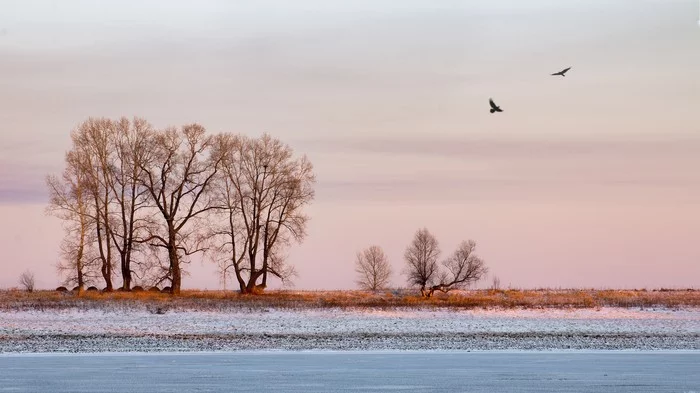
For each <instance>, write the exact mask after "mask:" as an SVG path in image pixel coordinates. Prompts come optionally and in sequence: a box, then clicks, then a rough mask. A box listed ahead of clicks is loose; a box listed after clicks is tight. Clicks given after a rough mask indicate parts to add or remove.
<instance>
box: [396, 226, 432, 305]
mask: <svg viewBox="0 0 700 393" xmlns="http://www.w3.org/2000/svg"><path fill="white" fill-rule="evenodd" d="M439 256H440V248H439V246H438V241H437V239H436V238H435V236H433V235H432V234H431V233H430V232H428V229H426V228H423V229H420V230H418V232H416V235H415V236H414V237H413V242H411V244H410V245H409V246H408V248H406V252H405V253H404V259H405V260H406V264H407V267H406V275H407V276H408V282H409V284H411V285H415V286H417V287H419V288H420V293H421V295H422V296H424V297H425V296H428V297H429V296H430V295H432V291H430V292H428V287H429V286H430V285H431V284H432V282H433V279H434V278H435V275H436V274H437V272H438V264H437V260H438V257H439Z"/></svg>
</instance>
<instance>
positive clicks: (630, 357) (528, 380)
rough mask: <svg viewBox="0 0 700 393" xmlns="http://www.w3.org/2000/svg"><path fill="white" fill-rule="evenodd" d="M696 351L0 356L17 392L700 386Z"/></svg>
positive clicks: (2, 373)
mask: <svg viewBox="0 0 700 393" xmlns="http://www.w3.org/2000/svg"><path fill="white" fill-rule="evenodd" d="M699 364H700V353H698V352H685V353H683V352H680V353H678V352H651V353H650V352H626V353H625V352H622V353H621V352H616V351H612V352H611V351H606V352H583V353H581V352H575V353H561V352H559V353H550V352H521V353H512V352H481V353H475V352H471V353H464V352H317V351H316V352H267V353H264V352H263V353H260V352H236V353H216V354H212V353H197V354H191V353H190V354H122V355H119V354H106V355H64V354H59V355H56V354H53V355H34V354H32V355H0V391H12V392H58V393H61V392H75V393H79V392H115V391H125V392H144V393H145V392H148V393H155V392H175V391H179V392H233V391H241V392H292V393H293V392H387V391H401V392H428V391H438V392H557V393H559V392H634V393H643V392H700V373H698V365H699Z"/></svg>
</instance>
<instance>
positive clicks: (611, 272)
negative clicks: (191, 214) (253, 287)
mask: <svg viewBox="0 0 700 393" xmlns="http://www.w3.org/2000/svg"><path fill="white" fill-rule="evenodd" d="M347 3H348V2H341V1H320V0H302V1H298V2H294V5H291V3H288V2H283V1H281V0H279V1H273V0H260V1H256V2H248V3H245V5H241V4H236V3H228V2H217V1H205V2H202V3H201V5H200V6H199V7H198V8H190V7H189V6H188V5H187V4H186V2H177V1H171V2H167V3H166V2H161V3H159V2H149V3H148V5H147V6H143V5H141V4H140V2H137V1H126V2H119V3H117V2H114V3H104V4H101V5H97V3H96V2H92V1H82V2H80V1H76V2H71V3H70V4H64V3H62V2H52V1H26V2H15V3H13V4H12V5H10V6H5V7H3V13H2V14H0V59H2V60H1V61H0V108H2V110H1V111H0V217H2V218H3V219H2V221H0V249H2V250H3V253H2V254H3V256H2V258H0V272H2V274H0V287H5V288H6V287H12V286H16V285H17V278H18V276H19V274H20V273H21V272H22V271H24V270H25V269H31V270H33V271H35V272H36V273H37V279H38V284H39V285H40V286H41V287H45V288H50V287H55V286H57V285H59V284H60V280H59V279H58V278H57V277H56V273H55V270H54V268H53V264H54V263H55V262H56V258H57V255H58V244H59V242H60V238H61V236H62V231H61V227H60V223H59V222H58V221H57V220H56V219H54V218H50V217H46V216H45V215H44V213H43V209H44V206H45V202H46V199H47V197H46V191H45V189H44V183H43V181H44V177H45V175H46V174H48V173H58V172H60V170H61V166H62V160H63V154H64V152H65V150H66V149H67V148H68V146H69V132H70V130H71V129H72V128H73V127H74V126H75V125H76V124H78V123H79V122H81V121H82V120H84V119H86V118H87V117H89V116H109V117H117V116H122V115H125V116H133V115H137V116H143V117H145V118H147V119H149V120H150V121H151V122H153V123H154V124H155V125H156V126H166V125H177V124H183V123H186V122H192V121H197V122H200V123H201V124H203V125H204V126H205V127H207V128H208V129H209V130H210V131H212V132H219V131H232V132H244V133H248V134H251V135H259V134H261V133H263V132H268V133H270V134H272V135H273V136H275V137H278V138H280V139H282V140H284V141H286V142H288V143H290V144H291V145H292V147H294V148H295V149H296V151H297V152H300V153H307V154H308V155H309V157H310V158H311V161H312V162H313V163H314V165H315V170H316V173H317V175H318V184H317V199H316V201H315V202H314V203H313V205H312V206H311V207H310V208H309V210H308V212H309V214H310V216H311V218H312V221H311V223H310V226H309V236H308V238H307V240H306V241H305V242H304V244H303V245H301V246H295V247H294V248H292V249H291V250H290V251H289V258H290V260H291V261H292V262H293V263H294V264H295V265H296V266H297V270H298V271H299V273H300V277H299V278H298V279H296V281H295V283H296V287H297V288H299V289H332V288H354V286H355V285H354V281H353V280H354V273H353V258H354V255H355V253H356V251H358V250H359V249H361V248H363V247H366V246H369V245H371V244H378V245H380V246H382V247H383V248H384V249H385V250H386V252H387V254H388V255H389V257H390V261H391V263H392V265H393V266H394V270H395V271H396V274H395V275H394V280H393V283H394V285H397V286H402V285H404V279H403V276H401V275H400V274H399V272H400V271H401V269H402V268H403V260H402V255H403V250H404V248H405V247H406V245H407V244H408V242H409V241H410V239H411V237H412V235H413V233H414V232H415V231H416V230H417V229H418V228H420V227H424V226H425V227H427V228H428V229H429V230H431V231H432V232H433V233H434V234H435V235H436V236H437V238H438V240H439V241H440V244H441V246H442V249H443V254H447V253H450V252H451V251H452V250H453V248H454V247H455V246H456V245H457V244H458V243H459V242H460V241H461V240H464V239H468V238H471V239H474V240H476V241H477V244H478V248H477V250H478V253H479V254H480V255H481V256H482V257H483V258H484V259H485V260H486V263H487V265H488V266H489V267H490V269H491V272H492V275H496V276H498V277H500V279H501V283H502V285H503V286H508V285H511V286H513V287H648V288H656V287H688V286H697V278H698V277H700V248H699V247H697V245H696V244H697V237H698V234H700V198H699V197H698V196H699V195H700V171H699V170H698V168H700V125H698V108H700V29H699V28H698V26H697V23H696V18H697V12H698V10H697V4H695V3H693V2H682V1H651V0H649V1H641V2H640V1H636V0H614V1H603V0H597V1H591V2H580V1H573V0H564V1H548V0H536V1H515V0H496V1H488V2H476V1H474V2H470V1H465V2H444V4H443V5H440V6H436V5H435V4H434V3H435V2H432V1H428V0H410V1H404V2H395V1H389V0H378V1H356V2H352V4H351V5H350V4H347ZM399 3H400V4H399ZM166 4H167V6H166ZM158 5H161V6H162V7H160V6H158ZM568 66H573V68H572V70H571V71H570V72H569V73H568V74H567V76H566V77H565V78H560V77H559V78H555V77H550V76H549V74H550V73H552V72H555V71H558V70H560V69H562V68H565V67H568ZM489 97H493V98H494V99H495V100H496V102H497V103H499V105H501V107H502V108H503V109H504V110H505V112H503V113H501V114H498V115H491V114H489V113H488V98H489ZM189 270H190V271H191V276H190V277H186V278H185V282H184V286H185V287H200V288H204V287H206V288H210V289H211V288H219V287H220V284H219V281H218V277H217V276H216V275H215V274H214V269H213V266H211V265H209V264H206V263H205V264H202V263H200V262H198V261H196V262H193V263H192V264H191V265H190V266H189ZM489 280H490V277H489ZM117 281H119V280H117ZM481 285H482V286H483V285H486V283H482V284H481Z"/></svg>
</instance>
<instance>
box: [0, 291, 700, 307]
mask: <svg viewBox="0 0 700 393" xmlns="http://www.w3.org/2000/svg"><path fill="white" fill-rule="evenodd" d="M154 304H155V305H167V307H169V308H171V309H181V310H202V311H225V310H227V309H236V308H249V309H257V308H260V309H264V308H287V309H308V308H333V307H337V308H425V307H440V308H596V307H668V308H677V307H700V291H698V290H653V291H647V290H612V289H605V290H595V289H537V290H520V289H507V290H471V291H454V292H450V293H448V294H438V295H435V296H434V297H432V298H430V299H424V298H422V297H420V296H419V295H418V294H417V292H416V291H412V290H407V289H400V290H399V289H396V290H384V291H378V292H367V291H351V290H347V291H291V290H282V291H268V292H265V293H262V294H258V295H241V294H238V293H237V292H233V291H202V290H184V291H182V293H181V294H180V295H179V296H172V295H170V294H166V293H160V292H149V291H140V292H110V293H102V292H98V291H84V292H83V293H81V294H80V295H78V294H77V293H74V292H67V293H60V292H56V291H35V292H32V293H28V292H24V291H20V290H2V291H0V310H20V309H32V310H45V309H68V308H77V309H97V308H109V309H114V310H120V309H124V310H129V309H138V308H144V307H145V308H148V307H150V306H152V305H154Z"/></svg>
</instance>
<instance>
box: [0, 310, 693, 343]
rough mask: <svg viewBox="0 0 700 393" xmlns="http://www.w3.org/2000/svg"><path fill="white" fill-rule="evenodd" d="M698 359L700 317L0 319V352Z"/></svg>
mask: <svg viewBox="0 0 700 393" xmlns="http://www.w3.org/2000/svg"><path fill="white" fill-rule="evenodd" d="M261 349H262V350H277V349H282V350H313V349H322V350H426V349H427V350H490V349H525V350H552V349H637V350H663V349H666V350H675V349H689V350H700V309H682V310H669V309H653V310H652V309H645V310H640V309H636V310H635V309H622V308H602V309H572V310H561V309H543V310H531V309H528V310H522V309H521V310H518V309H514V310H503V309H498V310H484V309H473V310H431V309H420V310H408V309H396V310H372V309H361V310H347V309H342V310H341V309H305V310H276V309H260V310H255V309H253V310H245V309H241V310H238V311H233V312H202V311H169V312H166V313H165V314H162V315H161V314H156V313H152V312H149V311H148V310H145V309H143V310H127V311H124V310H122V311H100V310H65V311H56V310H53V311H12V312H0V352H125V351H139V352H141V351H231V350H261Z"/></svg>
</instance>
